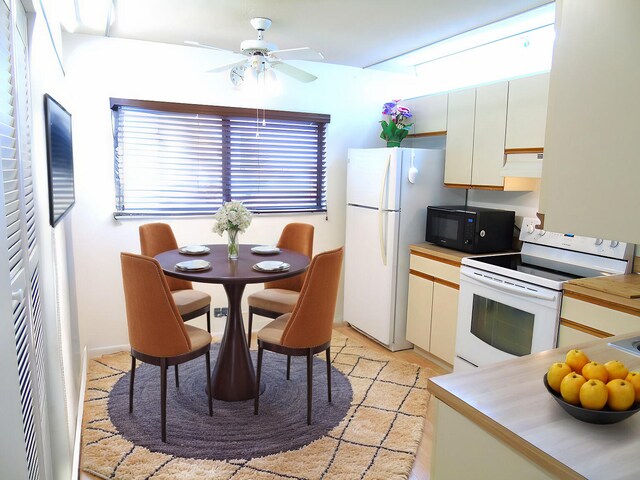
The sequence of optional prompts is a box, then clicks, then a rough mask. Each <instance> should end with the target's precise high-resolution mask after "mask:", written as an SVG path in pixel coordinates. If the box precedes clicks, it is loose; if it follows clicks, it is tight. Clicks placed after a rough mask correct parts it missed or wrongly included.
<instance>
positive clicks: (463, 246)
mask: <svg viewBox="0 0 640 480" xmlns="http://www.w3.org/2000/svg"><path fill="white" fill-rule="evenodd" d="M515 215H516V214H515V212H513V211H510V210H498V209H495V208H483V207H471V206H466V207H465V206H464V205H452V206H449V205H447V206H440V207H427V235H426V240H427V242H431V243H435V244H436V245H441V246H443V247H447V248H452V249H454V250H460V251H462V252H468V253H491V252H499V251H504V250H510V249H511V246H512V241H513V227H514V224H515Z"/></svg>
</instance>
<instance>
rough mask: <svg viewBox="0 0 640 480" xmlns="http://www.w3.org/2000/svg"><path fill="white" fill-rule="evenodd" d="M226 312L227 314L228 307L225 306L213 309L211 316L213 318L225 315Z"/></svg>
mask: <svg viewBox="0 0 640 480" xmlns="http://www.w3.org/2000/svg"><path fill="white" fill-rule="evenodd" d="M228 314H229V309H228V308H227V307H224V308H214V309H213V316H214V317H215V318H219V317H226V316H227V315H228Z"/></svg>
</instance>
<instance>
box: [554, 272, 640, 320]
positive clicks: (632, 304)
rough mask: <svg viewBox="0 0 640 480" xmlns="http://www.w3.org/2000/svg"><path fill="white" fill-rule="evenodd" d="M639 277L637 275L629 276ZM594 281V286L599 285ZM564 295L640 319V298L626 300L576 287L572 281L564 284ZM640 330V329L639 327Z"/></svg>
mask: <svg viewBox="0 0 640 480" xmlns="http://www.w3.org/2000/svg"><path fill="white" fill-rule="evenodd" d="M629 275H637V274H634V273H632V274H629ZM593 280H594V286H595V285H597V280H598V279H593ZM564 293H565V295H568V296H570V297H573V298H577V299H579V300H583V301H585V302H590V303H594V304H596V305H601V306H603V307H606V308H611V309H613V310H618V311H621V312H625V313H629V314H631V315H636V316H638V317H640V298H626V297H621V296H619V295H613V294H611V293H605V292H601V291H599V290H597V289H596V288H587V287H583V286H581V285H574V284H572V283H571V280H570V281H568V282H566V283H565V284H564ZM639 328H640V327H639Z"/></svg>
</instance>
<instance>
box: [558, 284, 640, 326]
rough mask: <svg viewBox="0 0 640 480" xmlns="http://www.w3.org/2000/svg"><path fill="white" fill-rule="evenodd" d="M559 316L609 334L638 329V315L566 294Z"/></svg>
mask: <svg viewBox="0 0 640 480" xmlns="http://www.w3.org/2000/svg"><path fill="white" fill-rule="evenodd" d="M560 316H561V317H562V318H565V319H567V320H570V321H572V322H575V323H579V324H581V325H585V326H587V327H590V328H593V329H596V330H599V331H601V332H606V333H609V334H611V335H619V334H623V333H630V332H633V331H635V330H640V317H637V316H635V315H630V314H628V313H624V312H619V311H617V310H613V309H611V308H606V307H603V306H600V305H595V304H593V303H589V302H584V301H582V300H577V299H575V298H571V297H570V296H568V295H567V294H565V296H564V297H563V299H562V312H561V314H560Z"/></svg>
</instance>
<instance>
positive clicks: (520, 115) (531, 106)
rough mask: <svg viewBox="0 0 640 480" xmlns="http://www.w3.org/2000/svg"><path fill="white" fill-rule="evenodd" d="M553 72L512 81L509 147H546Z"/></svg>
mask: <svg viewBox="0 0 640 480" xmlns="http://www.w3.org/2000/svg"><path fill="white" fill-rule="evenodd" d="M548 97H549V74H548V73H544V74H541V75H533V76H531V77H525V78H519V79H517V80H512V81H510V82H509V101H508V104H507V137H506V141H505V150H514V149H531V150H540V149H542V148H544V133H545V126H546V124H547V99H548Z"/></svg>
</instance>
